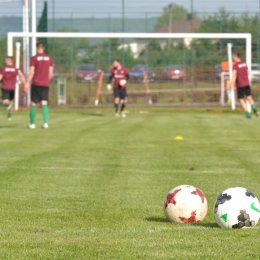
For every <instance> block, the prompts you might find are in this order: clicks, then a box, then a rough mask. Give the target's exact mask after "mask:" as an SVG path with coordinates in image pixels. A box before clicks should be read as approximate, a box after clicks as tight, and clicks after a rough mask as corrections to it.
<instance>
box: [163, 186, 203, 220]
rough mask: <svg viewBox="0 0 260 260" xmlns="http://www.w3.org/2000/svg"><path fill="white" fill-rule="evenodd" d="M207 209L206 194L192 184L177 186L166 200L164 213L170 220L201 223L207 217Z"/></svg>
mask: <svg viewBox="0 0 260 260" xmlns="http://www.w3.org/2000/svg"><path fill="white" fill-rule="evenodd" d="M207 211H208V203H207V199H206V197H205V195H204V194H203V192H202V191H201V190H200V189H198V188H196V187H194V186H191V185H180V186H178V187H175V188H174V189H172V190H171V191H170V192H169V193H168V194H167V196H166V198H165V201H164V213H165V216H166V217H167V218H168V220H169V221H170V222H179V223H200V222H202V221H203V219H204V218H205V217H206V215H207Z"/></svg>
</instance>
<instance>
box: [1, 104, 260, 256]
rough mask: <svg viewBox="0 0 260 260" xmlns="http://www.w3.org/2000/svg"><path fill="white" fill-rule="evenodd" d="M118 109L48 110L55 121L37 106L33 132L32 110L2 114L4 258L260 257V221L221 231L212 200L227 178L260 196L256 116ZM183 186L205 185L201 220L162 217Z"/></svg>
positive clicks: (226, 184) (229, 183) (259, 124)
mask: <svg viewBox="0 0 260 260" xmlns="http://www.w3.org/2000/svg"><path fill="white" fill-rule="evenodd" d="M140 110H145V111H147V112H148V113H139V112H140ZM112 112H113V111H112V110H100V111H97V110H79V111H73V110H71V111H61V110H52V111H51V119H50V128H49V129H47V130H43V129H41V128H40V126H41V114H40V112H39V113H38V115H37V128H36V129H35V130H29V129H26V128H25V126H26V123H27V122H28V113H25V112H20V113H16V114H15V115H14V117H13V121H11V122H8V121H6V118H5V116H4V114H3V111H2V112H1V113H2V115H1V116H0V120H1V123H0V132H1V140H0V154H1V156H0V173H1V174H0V191H1V195H0V205H1V206H0V259H259V249H260V246H259V242H260V237H259V225H258V226H257V227H256V228H254V229H250V230H223V229H220V228H219V227H218V226H217V225H216V223H215V221H214V216H213V210H212V208H213V204H214V201H215V199H216V197H217V196H218V195H219V193H220V192H221V191H223V190H224V189H226V188H228V187H231V186H242V187H246V188H248V189H250V190H252V191H253V192H254V193H255V194H256V195H257V196H258V197H260V190H259V181H260V175H259V169H260V159H259V154H260V139H259V128H260V121H259V119H255V118H253V119H252V120H246V119H244V115H243V114H242V113H232V112H229V110H222V109H194V110H192V109H149V110H148V109H147V108H145V109H131V110H130V113H129V114H128V117H127V118H125V119H124V118H115V117H114V116H113V113H112ZM176 135H182V136H183V137H184V140H183V141H175V140H174V137H175V136H176ZM191 167H194V168H195V170H194V171H190V170H189V169H190V168H191ZM180 184H191V185H195V186H198V187H199V188H200V189H201V190H202V191H204V193H205V194H206V197H207V199H208V203H209V211H208V215H207V217H206V219H205V220H204V222H203V223H202V224H199V225H189V224H188V225H186V224H171V223H169V222H167V221H166V219H165V216H164V212H163V200H164V197H165V195H166V194H167V192H168V191H169V190H170V189H171V188H173V187H175V186H177V185H180Z"/></svg>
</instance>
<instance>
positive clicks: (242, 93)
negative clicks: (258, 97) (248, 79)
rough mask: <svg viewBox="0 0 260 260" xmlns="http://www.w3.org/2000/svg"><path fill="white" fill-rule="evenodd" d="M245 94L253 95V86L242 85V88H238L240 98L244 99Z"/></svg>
mask: <svg viewBox="0 0 260 260" xmlns="http://www.w3.org/2000/svg"><path fill="white" fill-rule="evenodd" d="M245 96H247V97H248V96H251V88H250V86H246V87H242V88H237V97H238V99H242V98H244V97H245Z"/></svg>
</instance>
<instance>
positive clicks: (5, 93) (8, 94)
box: [2, 89, 14, 100]
mask: <svg viewBox="0 0 260 260" xmlns="http://www.w3.org/2000/svg"><path fill="white" fill-rule="evenodd" d="M5 99H8V100H13V99H14V90H7V89H2V100H5Z"/></svg>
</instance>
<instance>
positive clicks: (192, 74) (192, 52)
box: [190, 0, 195, 103]
mask: <svg viewBox="0 0 260 260" xmlns="http://www.w3.org/2000/svg"><path fill="white" fill-rule="evenodd" d="M190 18H191V20H190V22H191V32H192V33H193V0H191V17H190ZM194 74H195V73H194V46H193V40H191V84H192V103H193V102H194V87H195V79H194Z"/></svg>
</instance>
